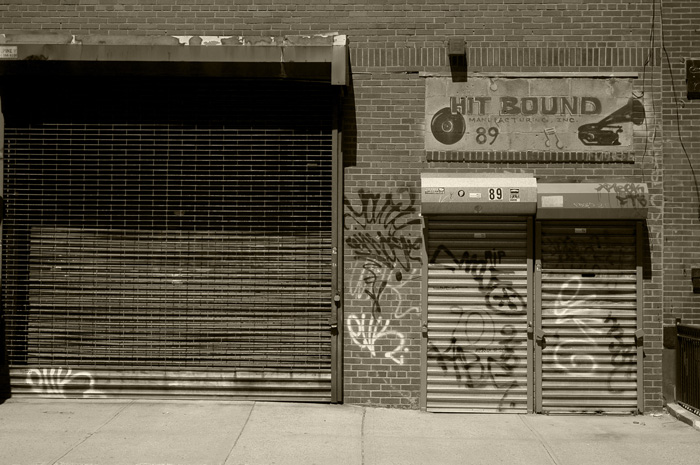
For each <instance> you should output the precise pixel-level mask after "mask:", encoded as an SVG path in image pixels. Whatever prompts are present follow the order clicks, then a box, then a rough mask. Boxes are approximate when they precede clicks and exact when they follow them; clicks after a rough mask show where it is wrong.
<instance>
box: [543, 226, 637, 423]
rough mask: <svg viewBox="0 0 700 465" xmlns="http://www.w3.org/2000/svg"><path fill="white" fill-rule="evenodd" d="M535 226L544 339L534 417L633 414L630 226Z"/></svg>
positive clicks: (633, 298)
mask: <svg viewBox="0 0 700 465" xmlns="http://www.w3.org/2000/svg"><path fill="white" fill-rule="evenodd" d="M538 225H540V226H538V227H539V230H540V233H538V235H539V236H540V239H539V241H540V244H541V246H540V252H539V253H538V255H539V256H538V260H541V262H540V263H541V277H540V280H541V281H540V282H541V284H540V291H539V293H540V297H541V328H542V333H541V334H542V335H543V339H542V340H541V346H540V349H539V350H538V352H539V357H538V359H539V360H540V370H541V371H539V372H538V375H539V376H538V378H539V379H538V385H539V386H538V395H539V396H540V397H541V398H540V399H539V402H538V403H539V404H540V405H539V406H538V407H539V409H540V410H541V411H543V412H567V413H568V412H636V411H637V408H638V394H637V389H638V386H637V371H638V367H637V363H638V360H637V342H636V338H635V332H636V331H637V309H638V285H637V282H638V275H637V238H636V225H635V223H634V222H610V221H609V222H605V221H586V222H585V223H583V224H582V222H580V221H576V222H567V221H543V222H541V223H538ZM538 268H539V267H538Z"/></svg>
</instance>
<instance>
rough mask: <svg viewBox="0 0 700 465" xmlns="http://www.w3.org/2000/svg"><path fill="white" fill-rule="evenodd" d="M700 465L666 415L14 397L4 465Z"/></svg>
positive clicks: (688, 431) (692, 436) (689, 436)
mask: <svg viewBox="0 0 700 465" xmlns="http://www.w3.org/2000/svg"><path fill="white" fill-rule="evenodd" d="M499 463H502V464H538V465H539V464H561V465H564V464H566V465H569V464H572V465H573V464H582V465H583V464H585V465H591V464H611V465H612V464H615V465H620V464H635V465H640V464H672V465H681V464H693V465H697V464H698V463H700V431H697V430H696V429H694V428H693V427H691V426H689V425H687V424H685V423H683V422H681V421H679V420H677V419H676V418H673V417H671V416H670V415H668V414H663V415H656V416H649V415H645V416H636V417H634V416H542V415H473V414H464V415H449V414H431V413H425V412H417V411H405V410H389V409H375V408H363V407H355V406H338V405H314V404H283V403H260V402H198V401H192V402H184V401H105V400H102V401H89V400H81V401H67V400H61V399H44V400H36V399H11V400H9V401H7V402H5V403H4V404H2V405H0V465H13V464H18V465H38V464H62V465H88V464H90V465H93V464H94V465H98V464H99V465H117V464H119V465H126V464H142V465H164V464H168V465H213V464H221V465H224V464H226V465H234V464H348V465H374V464H402V465H405V464H499Z"/></svg>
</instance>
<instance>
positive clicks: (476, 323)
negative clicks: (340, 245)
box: [427, 217, 529, 412]
mask: <svg viewBox="0 0 700 465" xmlns="http://www.w3.org/2000/svg"><path fill="white" fill-rule="evenodd" d="M528 236H529V235H528V223H527V220H526V219H524V218H518V217H493V218H487V219H484V218H483V217H482V218H474V219H469V218H468V217H456V218H449V217H444V218H441V217H436V218H432V217H431V218H429V219H428V220H427V238H428V240H427V250H428V259H429V263H428V310H427V330H428V333H427V409H428V410H429V411H432V412H526V411H527V406H528V399H527V396H528V374H527V372H528V340H527V321H528V304H527V302H528V284H527V283H528V240H529V237H528Z"/></svg>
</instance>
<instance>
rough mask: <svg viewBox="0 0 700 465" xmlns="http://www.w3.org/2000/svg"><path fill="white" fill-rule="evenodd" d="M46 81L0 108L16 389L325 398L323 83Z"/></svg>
mask: <svg viewBox="0 0 700 465" xmlns="http://www.w3.org/2000/svg"><path fill="white" fill-rule="evenodd" d="M15 84H16V85H17V86H20V85H21V83H19V82H17V83H15ZM62 85H63V87H61V86H60V85H57V86H56V87H55V88H51V89H47V90H44V91H43V92H41V91H39V90H38V89H40V88H39V87H37V88H33V89H31V90H32V91H33V93H30V92H29V90H30V88H26V89H25V90H26V91H27V92H26V93H25V92H22V91H21V90H22V88H16V89H13V92H12V93H9V94H8V93H5V96H4V97H3V112H4V114H5V117H6V121H7V123H6V129H5V137H6V139H5V157H6V159H5V168H4V192H3V194H4V198H5V202H6V217H5V220H4V224H3V242H4V248H3V257H2V258H3V283H2V293H3V299H4V316H5V320H6V335H7V354H8V359H9V362H10V367H11V376H12V386H13V393H14V394H40V395H61V396H63V395H69V396H70V395H76V396H112V395H114V396H147V395H157V396H161V395H163V396H188V397H191V396H194V397H202V396H222V397H240V398H254V399H295V400H321V401H327V400H330V386H331V379H330V377H331V344H330V341H331V335H330V326H329V317H330V311H331V309H330V305H331V302H332V299H331V271H332V262H331V260H332V256H331V249H332V247H331V237H332V177H331V176H332V128H331V121H332V108H333V98H332V93H331V88H330V86H328V85H323V84H310V83H309V84H301V83H286V82H274V83H273V82H269V83H268V82H264V81H258V82H254V83H253V82H244V81H233V80H227V79H213V78H209V79H199V80H197V79H192V80H188V79H169V80H167V81H165V80H163V79H158V80H156V79H149V78H140V79H135V80H129V79H120V80H109V81H108V82H100V83H99V86H94V85H91V84H90V83H88V82H80V80H77V82H76V80H75V79H74V80H71V81H65V82H63V83H62ZM41 89H45V88H44V87H42V88H41ZM57 89H61V93H57V92H56V90H57ZM37 94H38V95H37ZM13 96H14V97H13ZM30 96H31V97H32V98H29V97H30ZM28 110H29V111H28Z"/></svg>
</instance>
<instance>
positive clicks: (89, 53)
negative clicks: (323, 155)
mask: <svg viewBox="0 0 700 465" xmlns="http://www.w3.org/2000/svg"><path fill="white" fill-rule="evenodd" d="M39 72H41V73H45V74H46V73H50V74H58V75H85V74H92V75H186V76H226V77H244V78H259V77H260V78H283V79H299V80H312V81H323V82H326V81H327V82H329V83H330V84H332V85H346V84H347V83H348V81H349V79H348V76H349V66H348V47H347V38H346V36H344V35H338V34H327V35H317V36H296V37H294V36H287V37H284V38H260V37H256V38H245V37H239V36H211V37H199V36H140V37H127V36H85V37H79V36H73V35H65V34H64V35H60V34H36V35H28V34H0V75H32V74H36V73H39Z"/></svg>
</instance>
